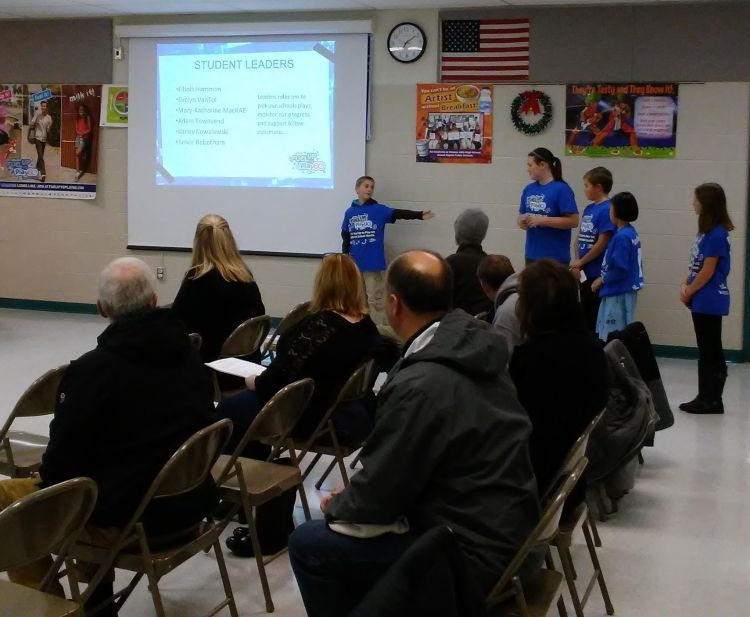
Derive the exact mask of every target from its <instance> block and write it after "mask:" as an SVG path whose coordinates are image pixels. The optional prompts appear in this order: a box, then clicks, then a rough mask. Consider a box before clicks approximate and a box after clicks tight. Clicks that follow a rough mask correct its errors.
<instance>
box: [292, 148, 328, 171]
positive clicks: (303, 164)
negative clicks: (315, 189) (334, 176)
mask: <svg viewBox="0 0 750 617" xmlns="http://www.w3.org/2000/svg"><path fill="white" fill-rule="evenodd" d="M289 162H290V163H291V164H292V167H293V168H294V169H296V170H297V171H301V172H302V173H305V174H315V173H325V170H326V164H325V161H321V160H320V155H319V154H318V151H317V150H313V151H312V152H295V153H294V154H292V155H290V156H289Z"/></svg>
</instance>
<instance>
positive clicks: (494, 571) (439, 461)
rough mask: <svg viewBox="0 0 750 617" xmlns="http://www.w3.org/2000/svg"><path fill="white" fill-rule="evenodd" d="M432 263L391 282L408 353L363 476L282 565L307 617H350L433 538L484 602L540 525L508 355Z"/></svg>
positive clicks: (424, 259) (411, 258)
mask: <svg viewBox="0 0 750 617" xmlns="http://www.w3.org/2000/svg"><path fill="white" fill-rule="evenodd" d="M451 288H452V275H451V271H450V267H449V266H448V264H447V263H446V262H445V260H444V259H442V258H441V257H440V256H438V255H435V254H433V253H428V252H424V251H412V252H408V253H405V254H403V255H401V256H400V257H399V258H397V259H396V260H395V261H394V262H393V263H392V264H391V267H390V268H389V270H388V278H387V290H388V299H387V305H386V311H387V314H388V319H389V321H390V323H391V325H392V326H393V328H394V330H395V331H396V332H397V334H398V335H399V336H400V337H401V338H402V339H403V340H405V341H406V343H405V345H404V353H403V356H402V358H401V360H400V361H399V362H398V363H397V364H396V366H395V367H394V368H393V370H392V371H391V372H390V374H389V376H388V380H387V381H386V383H385V384H384V385H383V388H382V389H381V391H380V394H379V395H378V409H377V415H376V422H375V429H374V430H373V432H372V434H371V436H370V438H369V439H368V441H367V445H366V446H365V449H364V452H363V457H362V466H363V468H362V470H361V471H360V472H359V473H357V474H356V475H355V476H354V477H353V478H352V480H351V483H350V484H349V486H348V487H347V488H346V489H344V491H343V492H342V493H340V494H339V495H336V496H334V497H333V498H327V499H324V500H323V501H322V502H321V509H322V510H323V511H324V512H325V515H326V521H312V522H310V523H306V524H304V525H302V526H301V527H299V528H298V529H297V530H296V531H295V532H294V534H293V535H292V536H291V538H290V542H289V556H290V559H291V563H292V568H293V569H294V573H295V576H296V577H297V582H298V584H299V588H300V591H301V593H302V597H303V600H304V602H305V607H306V609H307V613H308V615H309V617H322V616H331V617H333V616H339V615H347V614H349V612H350V611H351V610H352V609H353V608H354V607H355V606H356V605H357V603H358V602H359V601H360V600H361V599H362V598H363V597H364V595H365V594H366V593H367V592H368V590H369V589H370V588H371V587H372V586H373V585H374V584H375V582H377V580H378V579H379V578H380V577H381V576H382V575H383V573H384V572H385V571H386V570H387V569H388V567H389V566H390V565H391V564H392V563H393V562H395V561H396V560H397V559H398V558H399V556H400V555H401V554H402V553H403V552H404V551H405V550H406V549H407V548H408V546H409V545H410V544H411V543H412V542H413V541H414V539H415V538H417V537H419V535H420V534H422V533H423V532H425V531H426V530H427V529H429V528H431V527H435V526H438V525H448V526H449V527H450V528H451V529H452V530H453V531H454V533H455V534H456V538H457V539H458V542H459V544H460V545H461V548H462V549H463V551H464V554H465V556H466V560H467V562H468V564H469V568H470V570H471V573H470V574H471V577H472V578H473V580H474V581H476V583H477V588H478V592H482V593H486V592H488V591H489V589H490V588H491V587H492V585H493V584H494V583H495V582H496V581H497V579H498V578H499V576H500V574H501V573H502V571H503V569H504V568H505V567H506V566H507V565H508V563H509V562H510V560H511V559H512V557H513V555H514V554H515V552H516V551H517V550H518V548H519V547H520V545H521V544H522V543H523V541H524V540H525V538H526V537H527V535H528V533H529V532H530V531H531V529H532V528H533V526H534V524H535V522H536V521H537V520H538V516H539V509H538V503H537V494H536V482H535V480H534V475H533V471H532V468H531V463H530V459H529V450H528V441H529V436H530V434H531V424H530V422H529V419H528V416H527V415H526V413H525V412H524V410H523V408H522V407H521V405H520V404H519V402H518V400H517V398H516V394H515V389H514V387H513V384H512V383H511V381H510V378H509V376H508V373H507V369H506V366H507V354H508V352H507V345H506V343H505V340H504V339H503V338H502V336H501V335H500V334H498V333H496V332H495V331H494V330H493V329H492V328H491V327H490V326H489V325H488V324H486V323H483V322H480V321H479V320H477V319H473V318H472V317H470V316H469V315H467V314H466V313H465V312H463V311H459V310H456V311H451V310H450V308H451V294H452V289H451Z"/></svg>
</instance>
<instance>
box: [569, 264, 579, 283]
mask: <svg viewBox="0 0 750 617" xmlns="http://www.w3.org/2000/svg"><path fill="white" fill-rule="evenodd" d="M570 273H571V274H572V275H573V276H574V277H575V279H576V280H577V281H580V280H581V269H580V268H578V267H577V266H570Z"/></svg>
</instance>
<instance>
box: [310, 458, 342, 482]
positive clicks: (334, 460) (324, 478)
mask: <svg viewBox="0 0 750 617" xmlns="http://www.w3.org/2000/svg"><path fill="white" fill-rule="evenodd" d="M337 462H338V461H337V459H336V457H334V459H333V460H332V461H331V464H330V465H328V467H326V470H325V471H324V472H323V475H322V476H320V479H319V480H318V481H317V482H316V483H315V488H316V489H318V490H320V487H321V486H323V482H325V481H326V478H327V477H328V476H329V475H330V473H331V472H332V471H333V468H334V467H335V466H336V463H337Z"/></svg>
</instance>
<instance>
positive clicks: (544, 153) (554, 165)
mask: <svg viewBox="0 0 750 617" xmlns="http://www.w3.org/2000/svg"><path fill="white" fill-rule="evenodd" d="M529 156H530V157H532V158H533V159H534V161H535V162H536V164H537V165H539V163H546V164H547V166H548V167H549V170H550V172H552V179H553V180H559V181H560V182H565V181H564V180H563V177H562V162H561V161H560V159H559V158H557V157H556V156H555V155H554V154H552V152H551V151H550V150H547V148H534V149H533V150H532V151H531V152H529Z"/></svg>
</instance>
